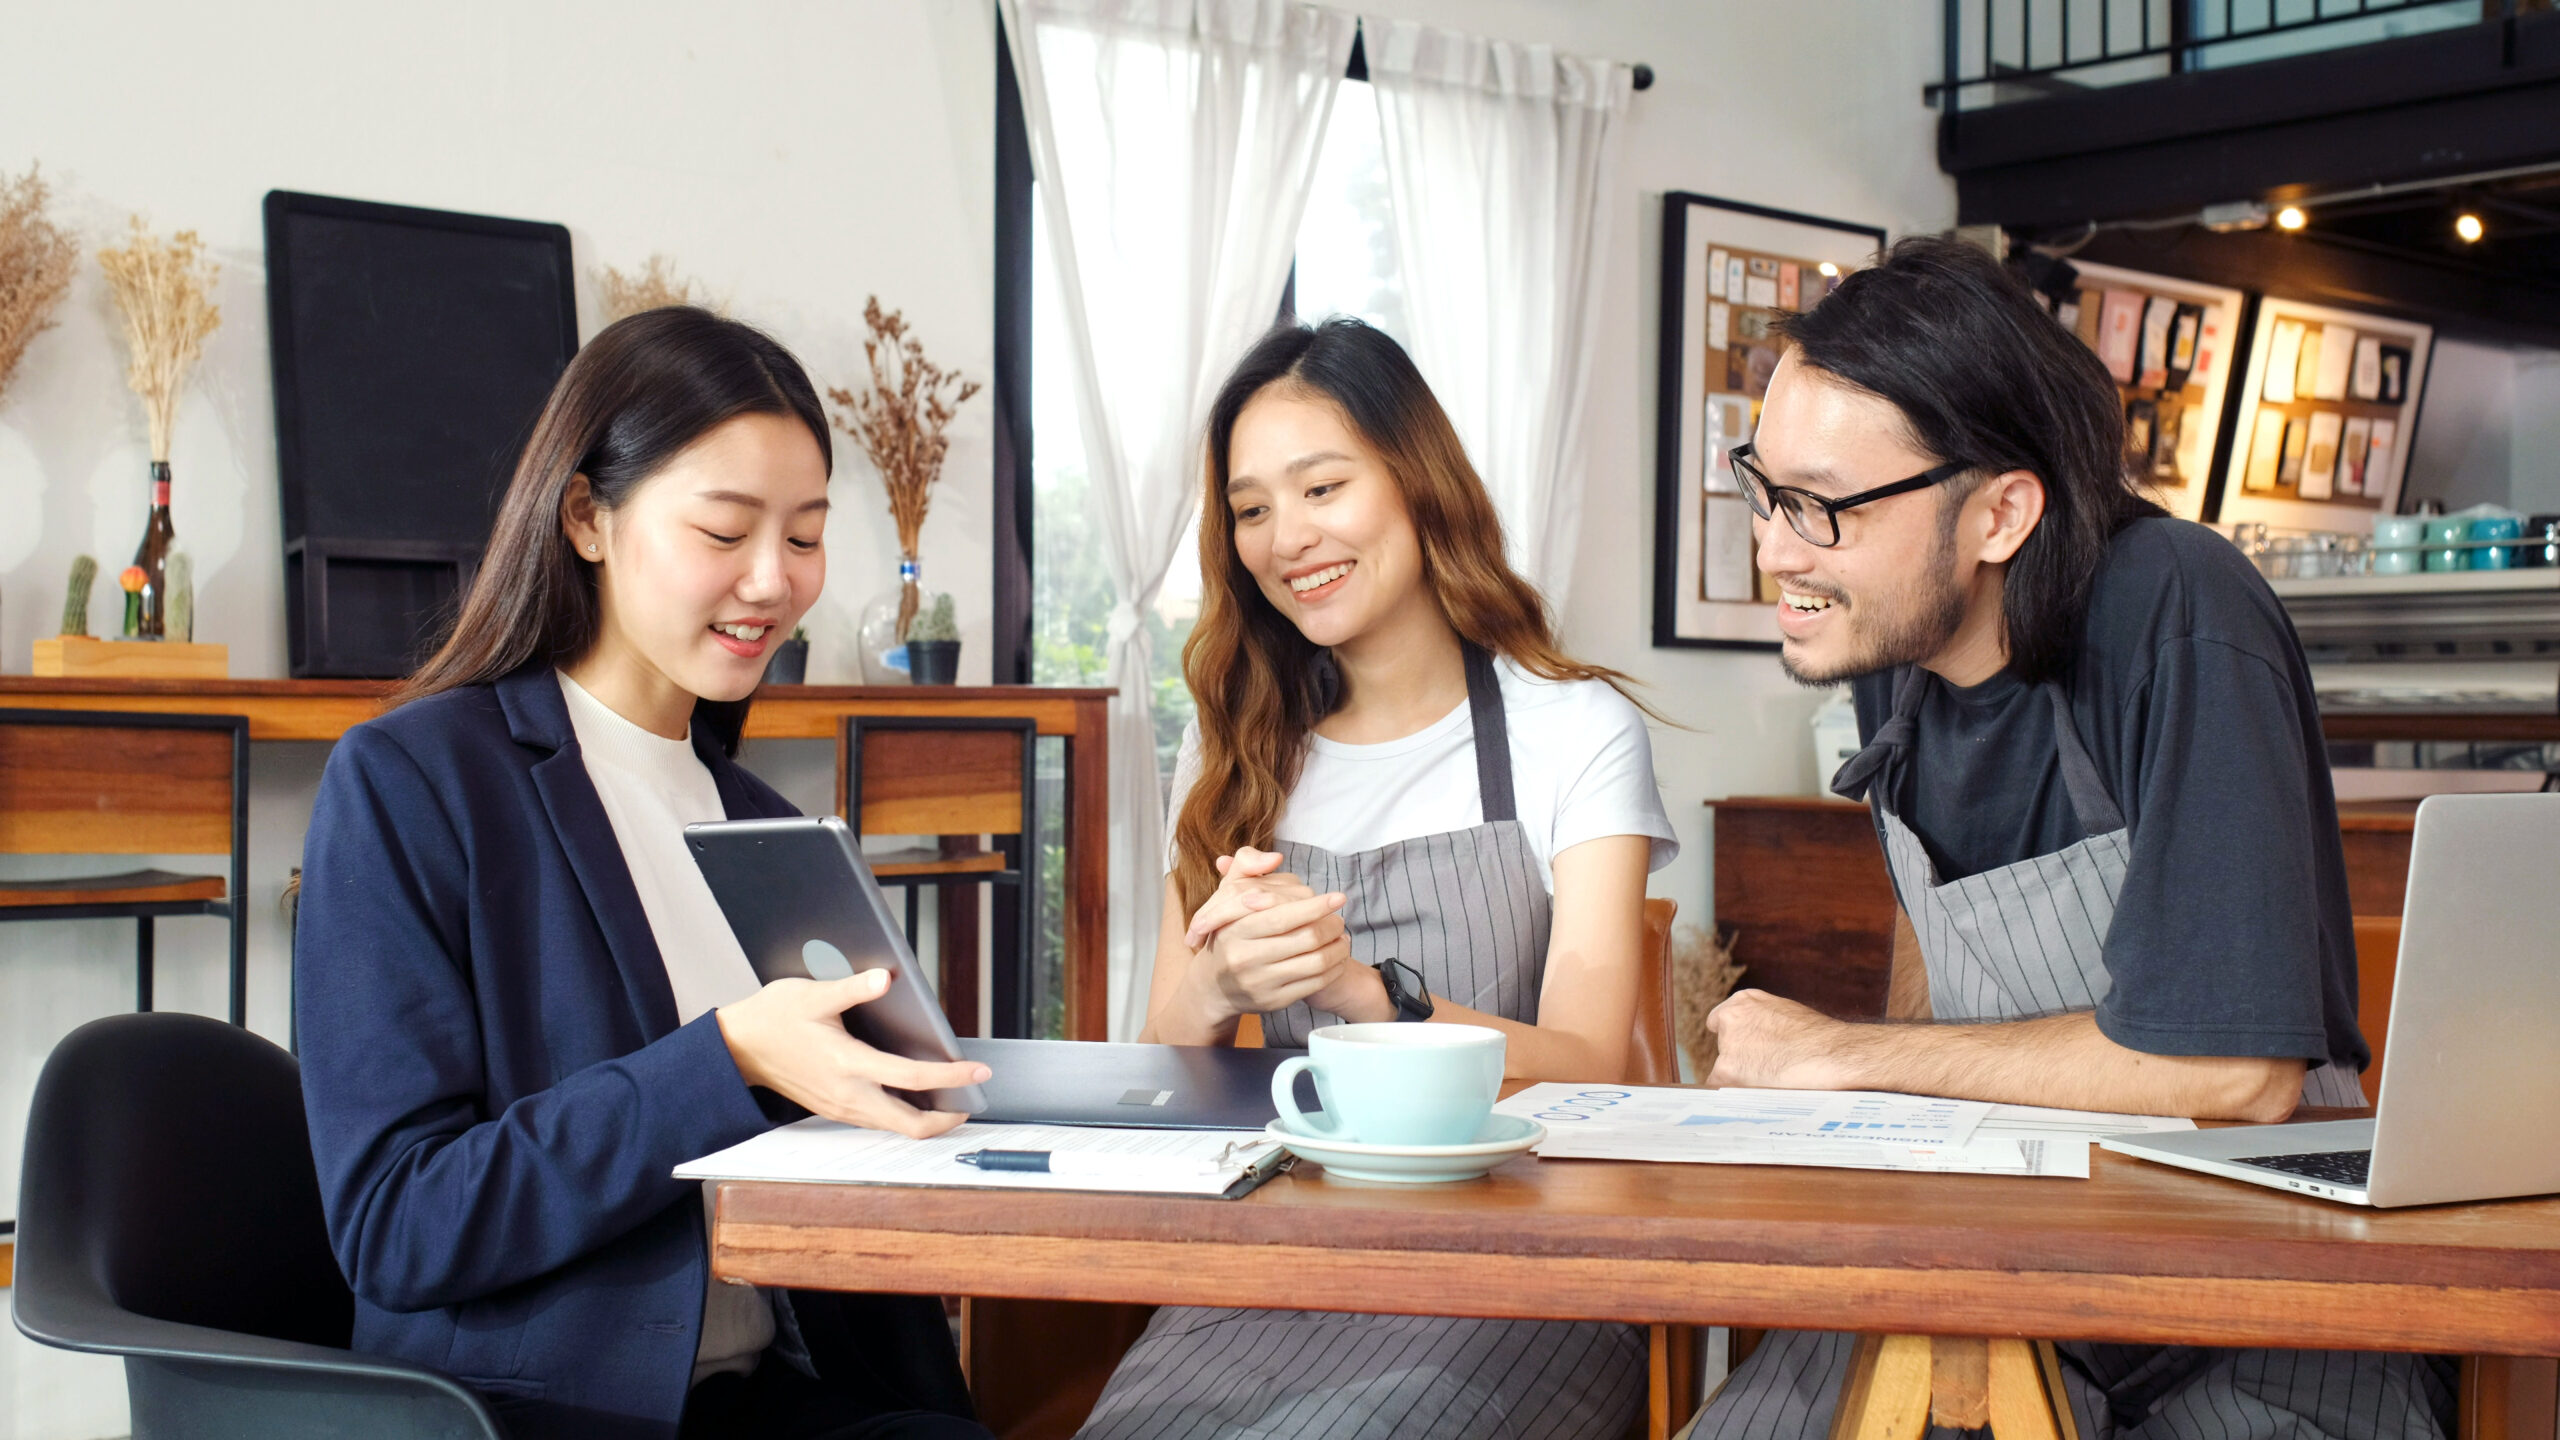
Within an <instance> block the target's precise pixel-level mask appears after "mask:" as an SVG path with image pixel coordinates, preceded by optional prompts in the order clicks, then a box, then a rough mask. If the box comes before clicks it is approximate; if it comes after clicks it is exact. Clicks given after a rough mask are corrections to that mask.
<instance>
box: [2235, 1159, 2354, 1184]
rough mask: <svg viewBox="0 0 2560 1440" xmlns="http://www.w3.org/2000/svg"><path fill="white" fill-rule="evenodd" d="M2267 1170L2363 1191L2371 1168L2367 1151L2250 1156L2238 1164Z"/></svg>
mask: <svg viewBox="0 0 2560 1440" xmlns="http://www.w3.org/2000/svg"><path fill="white" fill-rule="evenodd" d="M2239 1163H2240V1164H2243V1165H2257V1166H2261V1167H2263V1168H2265V1169H2269V1170H2281V1171H2283V1172H2284V1173H2286V1174H2288V1175H2299V1176H2301V1177H2303V1178H2304V1179H2306V1180H2321V1181H2325V1182H2327V1183H2329V1184H2331V1185H2352V1186H2355V1187H2356V1188H2357V1189H2362V1188H2364V1183H2365V1175H2366V1172H2367V1171H2368V1170H2370V1169H2371V1168H2372V1165H2373V1152H2372V1151H2370V1150H2315V1151H2313V1152H2311V1153H2310V1154H2307V1155H2251V1156H2249V1157H2247V1158H2245V1159H2243V1160H2241V1161H2240V1162H2239Z"/></svg>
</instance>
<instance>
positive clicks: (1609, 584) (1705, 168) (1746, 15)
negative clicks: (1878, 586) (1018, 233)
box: [1364, 0, 1955, 922]
mask: <svg viewBox="0 0 2560 1440" xmlns="http://www.w3.org/2000/svg"><path fill="white" fill-rule="evenodd" d="M1364 8H1365V9H1366V10H1367V11H1368V12H1369V13H1372V14H1381V15H1392V16H1395V17H1398V18H1407V19H1415V20H1421V21H1424V22H1426V23H1429V24H1434V25H1441V26H1446V27H1448V28H1451V29H1458V30H1466V31H1470V32H1473V33H1475V34H1480V35H1492V36H1497V37H1500V38H1504V39H1512V40H1524V41H1533V42H1541V43H1545V44H1550V45H1553V46H1555V47H1556V48H1558V49H1561V50H1569V51H1573V52H1576V53H1579V54H1585V55H1601V56H1607V57H1609V58H1611V59H1616V60H1624V61H1628V62H1638V61H1641V62H1643V63H1645V64H1648V65H1651V66H1652V67H1653V72H1654V83H1653V88H1651V89H1649V90H1646V91H1644V92H1642V93H1640V94H1638V95H1636V96H1635V97H1634V99H1633V101H1632V102H1631V104H1630V108H1629V112H1628V121H1627V151H1626V160H1625V165H1624V168H1623V170H1622V171H1621V174H1620V182H1619V194H1618V198H1617V206H1618V211H1617V216H1616V219H1615V221H1614V226H1615V228H1614V230H1613V231H1612V235H1613V239H1612V241H1611V246H1610V253H1609V283H1608V293H1607V296H1606V298H1605V299H1604V301H1603V311H1602V320H1601V331H1600V357H1601V358H1600V371H1599V374H1598V376H1597V377H1596V382H1597V383H1596V384H1595V385H1594V386H1593V388H1592V395H1593V399H1592V408H1591V413H1590V416H1589V418H1588V420H1587V422H1586V424H1585V426H1584V433H1585V434H1586V435H1588V436H1589V437H1590V440H1589V446H1590V448H1589V451H1588V455H1589V469H1588V474H1589V484H1590V490H1589V492H1588V494H1587V497H1586V498H1585V500H1584V502H1583V512H1582V536H1581V542H1580V553H1579V555H1578V557H1577V559H1576V562H1575V569H1574V577H1573V582H1572V585H1571V588H1570V596H1571V599H1570V604H1569V608H1568V610H1567V612H1566V614H1565V615H1564V617H1563V619H1564V630H1565V639H1566V642H1567V644H1568V646H1569V647H1570V648H1571V650H1572V651H1573V653H1574V654H1576V655H1578V656H1581V657H1582V658H1585V659H1589V660H1593V661H1596V662H1598V663H1600V664H1604V665H1608V666H1611V667H1614V668H1616V669H1619V670H1623V671H1625V672H1626V673H1628V674H1630V675H1633V676H1635V677H1637V678H1638V679H1640V680H1643V681H1645V682H1646V683H1647V684H1648V685H1649V686H1651V687H1652V688H1651V690H1650V692H1649V695H1648V698H1649V699H1650V700H1651V701H1652V702H1653V704H1654V707H1655V708H1656V709H1658V710H1661V711H1662V712H1664V713H1665V714H1667V715H1669V716H1670V717H1671V718H1672V719H1674V720H1676V721H1679V722H1680V723H1682V724H1685V725H1688V726H1692V727H1695V728H1694V729H1692V730H1688V731H1680V730H1670V729H1664V728H1661V727H1656V729H1655V731H1654V736H1653V745H1654V750H1653V761H1654V771H1655V774H1656V776H1657V778H1659V779H1660V781H1661V782H1662V795H1663V802H1664V804H1665V805H1666V806H1667V807H1668V808H1669V809H1670V812H1671V819H1672V823H1673V824H1674V825H1675V826H1677V827H1678V829H1679V831H1680V843H1681V852H1680V858H1679V860H1678V861H1676V862H1674V863H1673V865H1672V866H1671V867H1670V868H1669V869H1666V870H1664V871H1663V872H1662V873H1660V874H1658V875H1656V876H1654V877H1653V885H1652V893H1653V894H1655V895H1657V896H1664V897H1668V898H1670V899H1673V900H1677V901H1678V902H1679V903H1680V913H1681V918H1682V920H1683V922H1688V921H1697V920H1704V919H1705V918H1707V917H1708V915H1709V913H1710V911H1711V907H1712V904H1713V893H1714V877H1713V874H1712V866H1711V864H1710V860H1711V854H1710V849H1711V839H1712V837H1711V832H1710V830H1709V826H1708V815H1707V813H1706V811H1705V809H1704V802H1706V801H1707V800H1709V799H1713V798H1718V797H1723V796H1729V795H1768V794H1796V793H1811V792H1812V791H1814V790H1815V789H1816V788H1817V787H1816V784H1815V776H1814V770H1813V744H1812V734H1811V731H1810V730H1809V729H1808V722H1809V721H1810V719H1811V717H1812V714H1813V710H1814V707H1815V706H1816V705H1818V704H1819V703H1821V701H1822V700H1823V699H1824V698H1825V695H1826V694H1827V692H1822V691H1813V690H1806V689H1803V688H1802V687H1800V686H1797V685H1796V684H1795V683H1793V682H1792V681H1790V680H1788V679H1787V678H1786V677H1785V675H1784V674H1782V673H1781V672H1780V671H1779V669H1778V662H1777V657H1776V656H1774V655H1770V654H1764V653H1756V652H1730V651H1707V650H1657V649H1655V648H1653V644H1652V638H1651V637H1652V634H1653V544H1654V537H1653V503H1654V444H1653V436H1654V413H1655V405H1654V393H1655V386H1656V369H1655V366H1656V350H1657V348H1658V347H1657V346H1656V344H1655V337H1656V327H1657V325H1658V323H1659V318H1658V317H1659V311H1658V306H1659V304H1660V298H1661V294H1660V292H1661V283H1660V263H1661V225H1662V195H1663V193H1664V192H1665V191H1669V190H1687V191H1691V192H1694V193H1697V194H1704V195H1713V196H1717V197H1719V198H1724V199H1733V200H1745V201H1750V202H1753V203H1755V204H1761V205H1770V206H1776V207H1779V208H1782V209H1788V210H1796V211H1801V212H1804V213H1807V214H1813V215H1821V216H1826V217H1830V218H1835V219H1842V220H1851V221H1856V222H1859V223H1862V224H1868V225H1877V226H1881V227H1883V228H1884V229H1885V230H1886V231H1888V232H1889V233H1891V234H1893V235H1895V236H1900V235H1902V234H1904V233H1906V232H1910V231H1919V230H1943V229H1945V228H1946V227H1948V226H1949V225H1952V224H1954V223H1955V188H1954V185H1953V183H1952V182H1951V181H1950V180H1949V179H1948V178H1947V177H1946V176H1945V175H1943V174H1941V173H1940V172H1939V170H1938V163H1937V150H1936V135H1937V131H1936V126H1935V120H1934V118H1933V115H1932V113H1931V112H1930V111H1929V110H1928V109H1927V108H1926V107H1925V106H1924V105H1923V104H1922V103H1921V98H1920V89H1921V87H1922V86H1923V85H1924V84H1927V83H1929V82H1930V81H1932V80H1935V79H1936V78H1937V64H1938V50H1937V46H1938V23H1939V22H1938V12H1937V10H1936V9H1935V8H1933V7H1930V6H1926V5H1910V4H1904V5H1865V4H1857V3H1853V0H1799V3H1794V4H1787V5H1771V4H1764V3H1753V0H1370V3H1368V4H1367V5H1366V6H1365V7H1364Z"/></svg>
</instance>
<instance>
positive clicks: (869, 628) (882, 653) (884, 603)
mask: <svg viewBox="0 0 2560 1440" xmlns="http://www.w3.org/2000/svg"><path fill="white" fill-rule="evenodd" d="M923 584H924V567H923V566H921V565H918V564H917V563H916V562H915V560H914V559H913V558H911V557H900V559H899V561H898V588H897V589H895V590H887V591H883V592H881V593H880V594H879V595H877V596H875V597H873V599H872V601H871V603H870V604H868V605H865V606H864V607H862V629H861V632H860V640H859V644H860V649H861V656H862V683H863V684H865V685H904V684H907V683H908V682H909V681H910V680H911V679H912V678H913V677H912V676H911V675H910V674H909V673H908V669H907V626H908V625H910V624H912V623H914V620H915V614H916V605H917V602H918V601H919V599H920V598H921V596H922V593H923Z"/></svg>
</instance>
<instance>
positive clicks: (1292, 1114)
mask: <svg viewBox="0 0 2560 1440" xmlns="http://www.w3.org/2000/svg"><path fill="white" fill-rule="evenodd" d="M1301 1071H1315V1073H1316V1098H1317V1099H1319V1100H1321V1099H1323V1098H1324V1075H1323V1072H1321V1071H1316V1062H1315V1061H1313V1060H1311V1059H1308V1058H1307V1057H1306V1056H1304V1055H1292V1056H1290V1057H1289V1058H1288V1059H1286V1060H1283V1061H1281V1062H1280V1068H1279V1069H1277V1070H1274V1071H1272V1072H1271V1105H1272V1108H1273V1109H1275V1110H1278V1111H1279V1112H1280V1115H1281V1118H1282V1119H1285V1120H1288V1121H1290V1122H1292V1124H1294V1125H1296V1126H1298V1127H1301V1128H1303V1129H1305V1131H1306V1132H1307V1133H1308V1134H1310V1135H1321V1136H1324V1137H1326V1138H1328V1139H1333V1140H1339V1139H1341V1138H1342V1122H1341V1121H1339V1120H1328V1123H1325V1124H1322V1125H1319V1124H1317V1123H1316V1121H1315V1117H1313V1116H1311V1115H1309V1114H1307V1112H1305V1111H1304V1110H1301V1109H1299V1108H1298V1075H1299V1072H1301Z"/></svg>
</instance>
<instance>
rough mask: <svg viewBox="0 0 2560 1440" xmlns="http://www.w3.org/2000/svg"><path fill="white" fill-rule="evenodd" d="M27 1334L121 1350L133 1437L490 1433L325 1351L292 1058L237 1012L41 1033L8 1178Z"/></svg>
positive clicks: (350, 1304) (407, 1371)
mask: <svg viewBox="0 0 2560 1440" xmlns="http://www.w3.org/2000/svg"><path fill="white" fill-rule="evenodd" d="M19 1187H20V1188H19V1192H18V1222H19V1231H18V1257H17V1306H16V1310H17V1319H18V1329H19V1330H20V1331H21V1332H23V1333H24V1334H25V1335H26V1336H27V1338H28V1339H31V1340H35V1341H37V1342H39V1343H42V1344H46V1345H52V1346H55V1347H57V1348H60V1349H64V1350H84V1351H89V1352H91V1353H95V1354H105V1355H121V1356H123V1357H124V1366H125V1386H126V1390H127V1392H128V1393H129V1394H130V1396H131V1397H132V1404H133V1435H134V1440H151V1437H155V1436H177V1435H184V1436H189V1437H216V1440H229V1437H240V1440H249V1437H261V1440H264V1437H285V1440H293V1437H303V1436H309V1437H313V1440H318V1437H322V1436H342V1435H362V1436H364V1437H366V1440H426V1437H431V1436H432V1437H439V1440H502V1432H501V1431H500V1430H499V1429H498V1427H497V1425H496V1423H495V1422H494V1421H492V1420H491V1419H490V1417H489V1412H488V1410H487V1408H486V1407H485V1406H483V1405H482V1404H481V1402H480V1399H479V1397H478V1396H477V1395H475V1394H473V1393H472V1392H471V1391H470V1390H469V1389H467V1388H465V1387H464V1386H463V1385H462V1384H461V1383H460V1382H458V1381H456V1380H454V1379H452V1378H451V1377H449V1376H445V1375H440V1374H438V1373H436V1372H435V1371H432V1370H428V1369H426V1368H424V1367H422V1366H417V1365H411V1364H408V1363H406V1362H404V1361H398V1360H385V1359H378V1358H375V1357H373V1356H367V1355H358V1354H356V1353H354V1352H353V1351H350V1350H348V1349H346V1348H345V1347H346V1344H347V1340H348V1337H349V1335H350V1334H351V1333H352V1331H353V1328H354V1324H355V1301H354V1297H353V1295H352V1294H351V1293H350V1292H349V1291H348V1289H347V1282H346V1279H345V1277H344V1276H342V1275H341V1274H340V1273H339V1271H338V1263H337V1260H336V1258H335V1257H334V1256H332V1255H331V1254H330V1251H329V1243H328V1236H327V1231H326V1229H325V1228H324V1226H323V1223H322V1220H321V1214H320V1182H319V1179H318V1176H317V1174H316V1172H315V1171H314V1169H313V1168H312V1161H311V1140H310V1136H309V1133H308V1131H307V1130H306V1129H305V1126H304V1120H303V1111H302V1073H301V1067H300V1066H298V1065H296V1064H295V1063H294V1059H293V1057H292V1056H290V1055H288V1054H286V1053H285V1052H284V1051H282V1050H279V1049H277V1048H276V1047H275V1046H274V1045H272V1044H270V1043H268V1042H267V1041H265V1040H262V1039H260V1038H259V1037H258V1036H256V1035H254V1034H252V1033H250V1032H249V1031H247V1030H243V1029H241V1028H239V1027H237V1026H232V1025H225V1024H223V1023H222V1022H220V1021H218V1020H210V1019H205V1018H202V1017H199V1016H193V1015H173V1014H159V1015H118V1016H114V1017H111V1018H109V1019H105V1020H96V1021H92V1022H90V1023H89V1024H87V1025H83V1026H81V1027H80V1028H79V1029H77V1030H75V1031H73V1032H71V1034H70V1035H69V1036H67V1037H65V1038H64V1040H63V1042H62V1043H61V1044H60V1045H58V1046H56V1047H54V1051H53V1054H52V1056H51V1057H50V1058H49V1059H47V1060H46V1061H45V1066H44V1073H43V1075H42V1076H41V1077H40V1078H39V1079H38V1080H37V1081H36V1093H35V1103H34V1104H33V1106H31V1107H30V1109H29V1112H28V1117H27V1150H26V1161H25V1165H24V1167H23V1170H22V1172H21V1174H20V1178H19Z"/></svg>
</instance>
